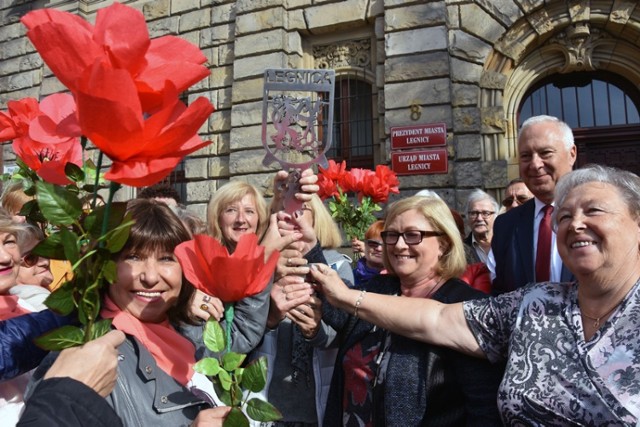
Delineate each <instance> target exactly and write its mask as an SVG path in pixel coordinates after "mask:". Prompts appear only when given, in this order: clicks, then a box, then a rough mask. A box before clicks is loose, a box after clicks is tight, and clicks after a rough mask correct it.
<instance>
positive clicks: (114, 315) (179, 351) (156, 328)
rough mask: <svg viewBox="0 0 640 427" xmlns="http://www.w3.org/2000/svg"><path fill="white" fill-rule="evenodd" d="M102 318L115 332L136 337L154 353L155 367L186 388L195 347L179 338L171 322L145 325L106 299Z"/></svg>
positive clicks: (191, 368) (191, 369)
mask: <svg viewBox="0 0 640 427" xmlns="http://www.w3.org/2000/svg"><path fill="white" fill-rule="evenodd" d="M100 315H101V316H102V317H103V318H105V319H113V323H112V324H113V326H115V327H116V329H118V330H120V331H122V332H124V333H127V334H129V335H133V336H134V337H136V338H137V339H138V340H139V341H140V342H141V343H142V344H143V345H144V346H145V348H146V349H147V350H148V351H149V352H150V353H151V355H152V356H153V358H154V359H155V361H156V363H157V364H158V366H159V367H160V369H162V370H163V371H164V372H166V373H167V374H169V375H171V376H172V377H173V378H175V380H176V381H178V382H179V383H180V384H182V385H184V386H186V385H187V383H188V382H189V380H190V379H191V377H192V376H193V365H194V364H195V363H196V360H195V352H196V350H195V347H194V346H193V344H192V343H191V341H189V340H188V339H186V338H185V337H183V336H182V335H180V334H179V333H178V332H177V331H176V330H175V329H173V327H172V326H171V324H169V321H168V320H165V321H164V322H162V323H145V322H141V321H140V320H139V319H138V318H136V317H134V316H133V315H131V314H130V313H127V312H126V311H122V310H120V308H119V307H118V306H117V305H116V304H115V303H114V302H113V301H111V299H109V297H105V298H104V307H103V308H102V310H101V311H100Z"/></svg>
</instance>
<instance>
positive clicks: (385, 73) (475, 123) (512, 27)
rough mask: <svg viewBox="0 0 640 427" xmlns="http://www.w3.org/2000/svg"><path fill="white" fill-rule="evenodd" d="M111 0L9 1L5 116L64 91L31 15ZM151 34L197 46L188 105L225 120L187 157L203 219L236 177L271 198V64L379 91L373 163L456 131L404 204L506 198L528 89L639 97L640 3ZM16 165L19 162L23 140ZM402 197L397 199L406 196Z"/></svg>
mask: <svg viewBox="0 0 640 427" xmlns="http://www.w3.org/2000/svg"><path fill="white" fill-rule="evenodd" d="M110 3H111V2H110V1H105V0H79V1H71V0H2V1H0V5H1V6H0V7H1V9H0V22H1V27H0V108H3V109H4V107H5V106H6V102H7V101H8V100H11V99H19V98H22V97H26V96H33V97H36V98H40V97H43V96H46V95H48V94H51V93H54V92H58V91H61V90H63V87H62V86H61V85H60V83H59V82H58V81H57V80H56V79H55V77H54V76H52V75H51V73H50V71H49V70H48V69H47V68H46V67H45V66H43V64H42V61H41V60H40V58H39V56H38V55H37V53H35V51H34V49H33V47H32V46H31V45H30V43H29V41H28V40H27V39H26V38H25V37H24V32H25V30H24V28H23V27H22V25H21V24H20V23H19V18H20V16H22V15H23V14H24V13H26V12H27V11H29V10H31V9H34V8H42V7H54V8H59V9H62V10H67V11H71V12H75V13H78V14H79V15H81V16H83V17H85V18H86V19H88V20H90V21H92V20H93V19H94V18H95V12H96V10H98V9H100V8H102V7H105V6H107V5H109V4H110ZM126 3H127V4H129V5H131V6H134V7H136V8H139V9H140V10H141V11H142V12H143V13H144V15H145V17H146V19H147V22H148V26H149V30H150V33H151V36H152V37H156V36H160V35H165V34H177V35H179V36H181V37H183V38H185V39H187V40H189V41H191V42H193V43H195V44H197V45H198V46H199V47H200V48H201V49H202V51H203V52H204V53H205V55H206V56H207V58H208V63H209V66H210V68H211V75H210V77H209V78H208V80H205V81H202V82H200V83H199V84H198V85H196V86H195V87H193V88H192V90H191V92H190V93H189V94H188V97H189V98H191V99H192V98H194V97H196V96H203V95H204V96H207V97H208V98H209V99H210V100H211V101H212V103H213V104H214V106H215V107H216V112H215V113H214V114H213V115H212V116H211V117H210V119H209V121H208V123H207V125H206V126H204V127H203V128H202V129H201V134H202V136H203V137H204V138H207V139H210V140H211V141H213V143H212V144H211V145H210V146H209V147H207V148H205V149H203V150H201V151H199V152H197V153H195V154H194V155H191V156H190V157H188V158H187V159H186V160H185V161H184V165H183V169H184V176H185V180H186V184H185V185H186V187H185V188H186V195H187V200H186V202H187V204H188V205H189V207H190V209H193V210H194V211H196V212H198V213H201V214H204V211H205V208H206V203H207V201H208V200H209V197H210V195H211V194H212V193H213V192H214V191H215V190H216V189H217V188H218V187H219V186H221V185H223V184H224V183H225V182H227V181H228V180H232V179H244V180H247V181H249V182H251V183H253V184H256V185H258V186H259V187H262V188H264V189H265V193H266V194H267V195H268V191H269V190H268V187H269V184H270V182H271V177H272V174H273V171H274V169H273V168H272V169H268V168H265V167H263V166H262V164H261V162H262V158H263V156H264V148H263V146H262V143H261V120H262V116H261V113H262V96H263V73H264V70H265V69H266V68H318V67H329V68H334V69H335V70H336V73H337V75H338V76H348V75H356V76H359V77H358V78H360V79H362V80H364V81H366V82H367V83H368V84H369V85H370V87H371V94H372V97H371V99H372V100H373V103H374V104H373V116H374V118H375V127H374V129H373V133H372V137H371V139H372V140H373V152H372V156H373V160H374V162H375V163H376V164H388V163H389V162H390V151H391V146H390V129H391V128H392V127H395V126H406V125H412V124H415V123H438V122H444V123H445V124H446V126H447V147H446V148H447V152H448V172H447V173H442V174H428V175H407V176H402V177H401V190H402V191H401V195H400V196H404V195H409V194H412V193H414V192H415V191H416V190H418V189H423V188H430V189H433V190H435V191H437V192H438V193H439V194H440V195H442V196H443V198H444V199H445V200H446V201H447V202H449V203H450V204H451V205H452V206H456V207H458V208H461V207H462V206H463V205H464V202H465V200H466V196H467V194H468V193H469V192H470V191H472V190H473V189H474V188H483V189H485V190H487V191H489V192H492V193H493V194H495V195H497V196H499V193H500V191H501V189H502V188H503V187H504V186H505V185H506V183H507V182H508V180H509V179H510V178H514V177H515V176H517V174H518V171H517V158H516V134H517V117H518V113H519V108H520V105H521V103H522V101H523V98H524V97H525V95H526V93H527V91H528V90H529V89H530V88H531V87H532V86H533V85H534V84H535V83H536V82H538V81H540V80H541V79H543V78H545V77H547V76H550V75H554V74H567V75H570V74H571V73H575V72H583V71H594V70H606V71H608V72H611V73H614V74H617V75H619V76H621V77H622V78H624V79H625V80H626V81H628V82H630V83H631V86H632V87H634V88H636V89H637V88H639V87H640V6H639V5H638V4H637V2H636V1H635V0H608V1H605V0H562V1H556V0H441V1H430V0H418V1H411V0H237V1H232V0H151V1H140V0H134V1H129V2H126ZM3 159H4V164H5V166H8V165H11V163H12V162H13V160H14V159H15V156H14V154H13V153H12V151H11V146H10V144H5V146H4V150H3ZM123 194H124V195H123V196H122V197H130V196H132V195H133V194H134V193H133V189H129V192H128V193H127V192H126V191H125V192H124V193H123ZM400 196H398V197H400Z"/></svg>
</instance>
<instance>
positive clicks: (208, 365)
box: [193, 357, 220, 377]
mask: <svg viewBox="0 0 640 427" xmlns="http://www.w3.org/2000/svg"><path fill="white" fill-rule="evenodd" d="M193 370H194V371H196V372H200V373H201V374H204V375H207V376H209V377H213V376H214V375H218V372H220V362H218V359H215V358H213V357H205V358H204V359H201V360H200V361H198V363H196V364H195V365H194V366H193Z"/></svg>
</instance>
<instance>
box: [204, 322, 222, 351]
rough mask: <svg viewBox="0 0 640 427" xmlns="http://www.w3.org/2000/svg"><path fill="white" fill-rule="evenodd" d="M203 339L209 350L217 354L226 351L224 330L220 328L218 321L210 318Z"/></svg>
mask: <svg viewBox="0 0 640 427" xmlns="http://www.w3.org/2000/svg"><path fill="white" fill-rule="evenodd" d="M203 338H204V345H206V346H207V348H208V349H209V350H211V351H213V352H215V353H219V352H221V351H222V350H224V347H225V338H224V330H223V329H222V326H220V323H218V321H217V320H215V319H214V318H213V317H210V318H209V320H207V323H206V324H205V326H204V334H203Z"/></svg>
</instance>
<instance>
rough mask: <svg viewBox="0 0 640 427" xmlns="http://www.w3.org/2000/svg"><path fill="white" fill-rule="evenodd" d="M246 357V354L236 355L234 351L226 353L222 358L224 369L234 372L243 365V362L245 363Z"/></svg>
mask: <svg viewBox="0 0 640 427" xmlns="http://www.w3.org/2000/svg"><path fill="white" fill-rule="evenodd" d="M246 357H247V355H246V354H240V353H234V352H232V351H230V352H228V353H225V354H224V356H222V367H223V368H224V369H225V370H226V371H233V370H235V369H236V368H237V367H238V366H240V365H242V362H244V359H246Z"/></svg>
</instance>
